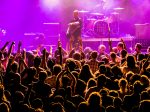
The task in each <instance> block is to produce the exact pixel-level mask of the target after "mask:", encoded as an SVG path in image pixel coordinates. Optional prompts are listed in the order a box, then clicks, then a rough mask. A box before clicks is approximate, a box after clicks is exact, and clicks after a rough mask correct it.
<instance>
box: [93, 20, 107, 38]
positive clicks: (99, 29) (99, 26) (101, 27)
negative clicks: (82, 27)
mask: <svg viewBox="0 0 150 112" xmlns="http://www.w3.org/2000/svg"><path fill="white" fill-rule="evenodd" d="M93 30H94V32H95V33H96V34H97V35H99V36H106V35H108V24H107V23H106V22H105V21H104V20H97V21H96V22H95V23H94V27H93Z"/></svg>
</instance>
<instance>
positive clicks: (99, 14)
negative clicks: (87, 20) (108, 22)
mask: <svg viewBox="0 0 150 112" xmlns="http://www.w3.org/2000/svg"><path fill="white" fill-rule="evenodd" d="M91 14H92V15H96V16H102V15H104V14H102V13H91Z"/></svg>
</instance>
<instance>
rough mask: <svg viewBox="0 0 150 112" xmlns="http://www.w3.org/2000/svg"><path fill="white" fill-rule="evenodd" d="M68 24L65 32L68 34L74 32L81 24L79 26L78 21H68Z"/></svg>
mask: <svg viewBox="0 0 150 112" xmlns="http://www.w3.org/2000/svg"><path fill="white" fill-rule="evenodd" d="M68 25H69V26H68V29H67V34H70V35H72V34H74V33H75V31H76V30H77V29H78V28H80V27H81V26H80V22H71V23H69V24H68Z"/></svg>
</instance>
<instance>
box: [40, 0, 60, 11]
mask: <svg viewBox="0 0 150 112" xmlns="http://www.w3.org/2000/svg"><path fill="white" fill-rule="evenodd" d="M40 4H41V6H42V8H43V9H44V10H52V9H54V8H55V7H56V6H58V4H59V0H41V1H40Z"/></svg>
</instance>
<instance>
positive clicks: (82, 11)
mask: <svg viewBox="0 0 150 112" xmlns="http://www.w3.org/2000/svg"><path fill="white" fill-rule="evenodd" d="M78 12H79V13H87V12H89V11H86V10H80V11H78Z"/></svg>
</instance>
